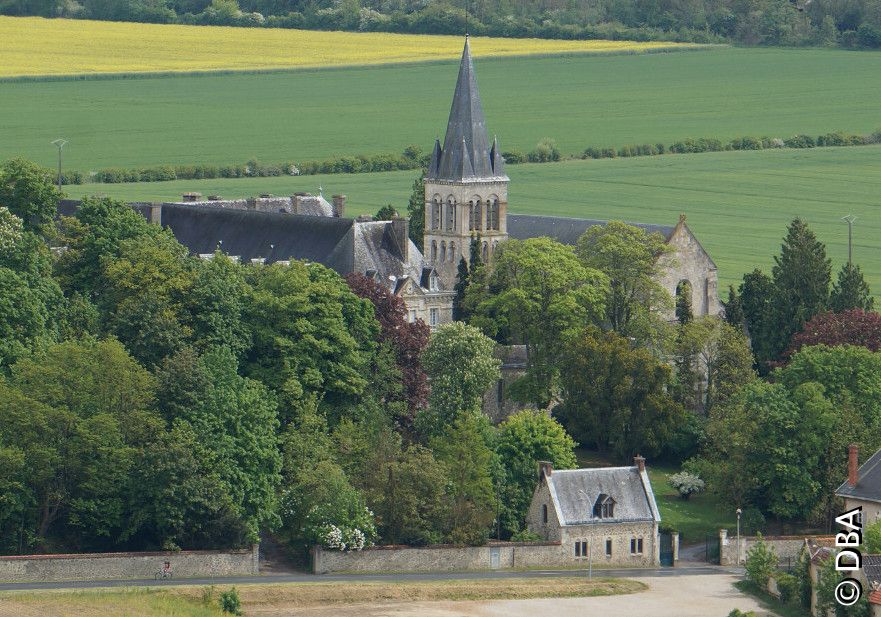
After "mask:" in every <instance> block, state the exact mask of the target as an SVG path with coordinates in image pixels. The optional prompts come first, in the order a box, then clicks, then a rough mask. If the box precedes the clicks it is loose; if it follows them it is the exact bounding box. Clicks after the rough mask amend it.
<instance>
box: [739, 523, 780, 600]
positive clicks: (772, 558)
mask: <svg viewBox="0 0 881 617" xmlns="http://www.w3.org/2000/svg"><path fill="white" fill-rule="evenodd" d="M776 569H777V553H775V552H774V549H773V548H771V547H770V546H768V545H767V544H766V543H765V541H764V540H763V539H762V534H759V535H758V540H757V541H756V543H755V544H754V545H753V547H752V548H751V549H749V551H748V552H747V554H746V576H747V578H749V580H751V581H752V582H753V583H755V584H756V585H758V586H759V587H760V588H761V589H767V588H768V579H769V578H771V575H772V574H773V573H774V570H776Z"/></svg>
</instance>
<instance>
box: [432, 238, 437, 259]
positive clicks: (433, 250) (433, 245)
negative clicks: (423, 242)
mask: <svg viewBox="0 0 881 617" xmlns="http://www.w3.org/2000/svg"><path fill="white" fill-rule="evenodd" d="M431 261H437V240H432V241H431Z"/></svg>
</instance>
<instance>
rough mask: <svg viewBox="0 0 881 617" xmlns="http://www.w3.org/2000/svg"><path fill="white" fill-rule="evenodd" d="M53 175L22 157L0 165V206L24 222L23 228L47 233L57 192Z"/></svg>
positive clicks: (56, 202)
mask: <svg viewBox="0 0 881 617" xmlns="http://www.w3.org/2000/svg"><path fill="white" fill-rule="evenodd" d="M55 181H56V178H55V175H54V174H53V173H52V172H51V171H50V170H48V169H45V168H44V167H40V166H39V165H37V164H36V163H32V162H30V161H27V160H25V159H12V160H10V161H6V162H5V163H3V164H2V165H0V206H3V207H6V208H9V211H10V212H12V213H13V214H14V215H16V216H17V217H19V218H20V219H21V220H22V221H23V222H24V228H25V229H26V230H27V231H33V232H37V233H43V234H51V233H52V230H51V223H52V220H53V219H54V218H55V212H56V210H57V208H58V200H59V199H61V192H60V191H59V190H58V187H57V186H56V184H55Z"/></svg>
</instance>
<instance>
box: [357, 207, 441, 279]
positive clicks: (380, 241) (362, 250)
mask: <svg viewBox="0 0 881 617" xmlns="http://www.w3.org/2000/svg"><path fill="white" fill-rule="evenodd" d="M407 244H408V246H407V260H406V261H405V260H404V255H403V250H402V247H400V246H398V241H397V238H396V237H395V234H394V231H393V228H392V225H391V223H390V222H389V221H367V222H356V223H355V227H354V252H355V263H354V269H355V271H356V272H367V271H368V270H374V271H376V272H379V273H380V274H381V276H383V277H385V280H384V281H382V282H383V283H384V284H386V285H388V286H389V288H390V289H391V290H392V291H396V290H397V288H398V287H399V285H398V282H399V281H400V280H401V279H403V278H404V277H409V278H410V279H412V280H413V281H415V282H416V284H417V285H419V284H421V280H422V273H423V269H424V267H425V263H424V259H423V257H422V253H420V252H419V249H418V248H417V247H416V245H415V244H414V243H413V241H412V240H410V239H409V238H407ZM390 276H394V277H395V279H394V280H391V279H390V278H389V277H390ZM422 286H423V287H426V288H427V285H422Z"/></svg>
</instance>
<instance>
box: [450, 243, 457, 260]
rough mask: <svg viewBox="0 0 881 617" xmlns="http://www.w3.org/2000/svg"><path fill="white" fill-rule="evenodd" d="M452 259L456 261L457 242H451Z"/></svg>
mask: <svg viewBox="0 0 881 617" xmlns="http://www.w3.org/2000/svg"><path fill="white" fill-rule="evenodd" d="M450 261H456V243H455V242H450Z"/></svg>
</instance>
